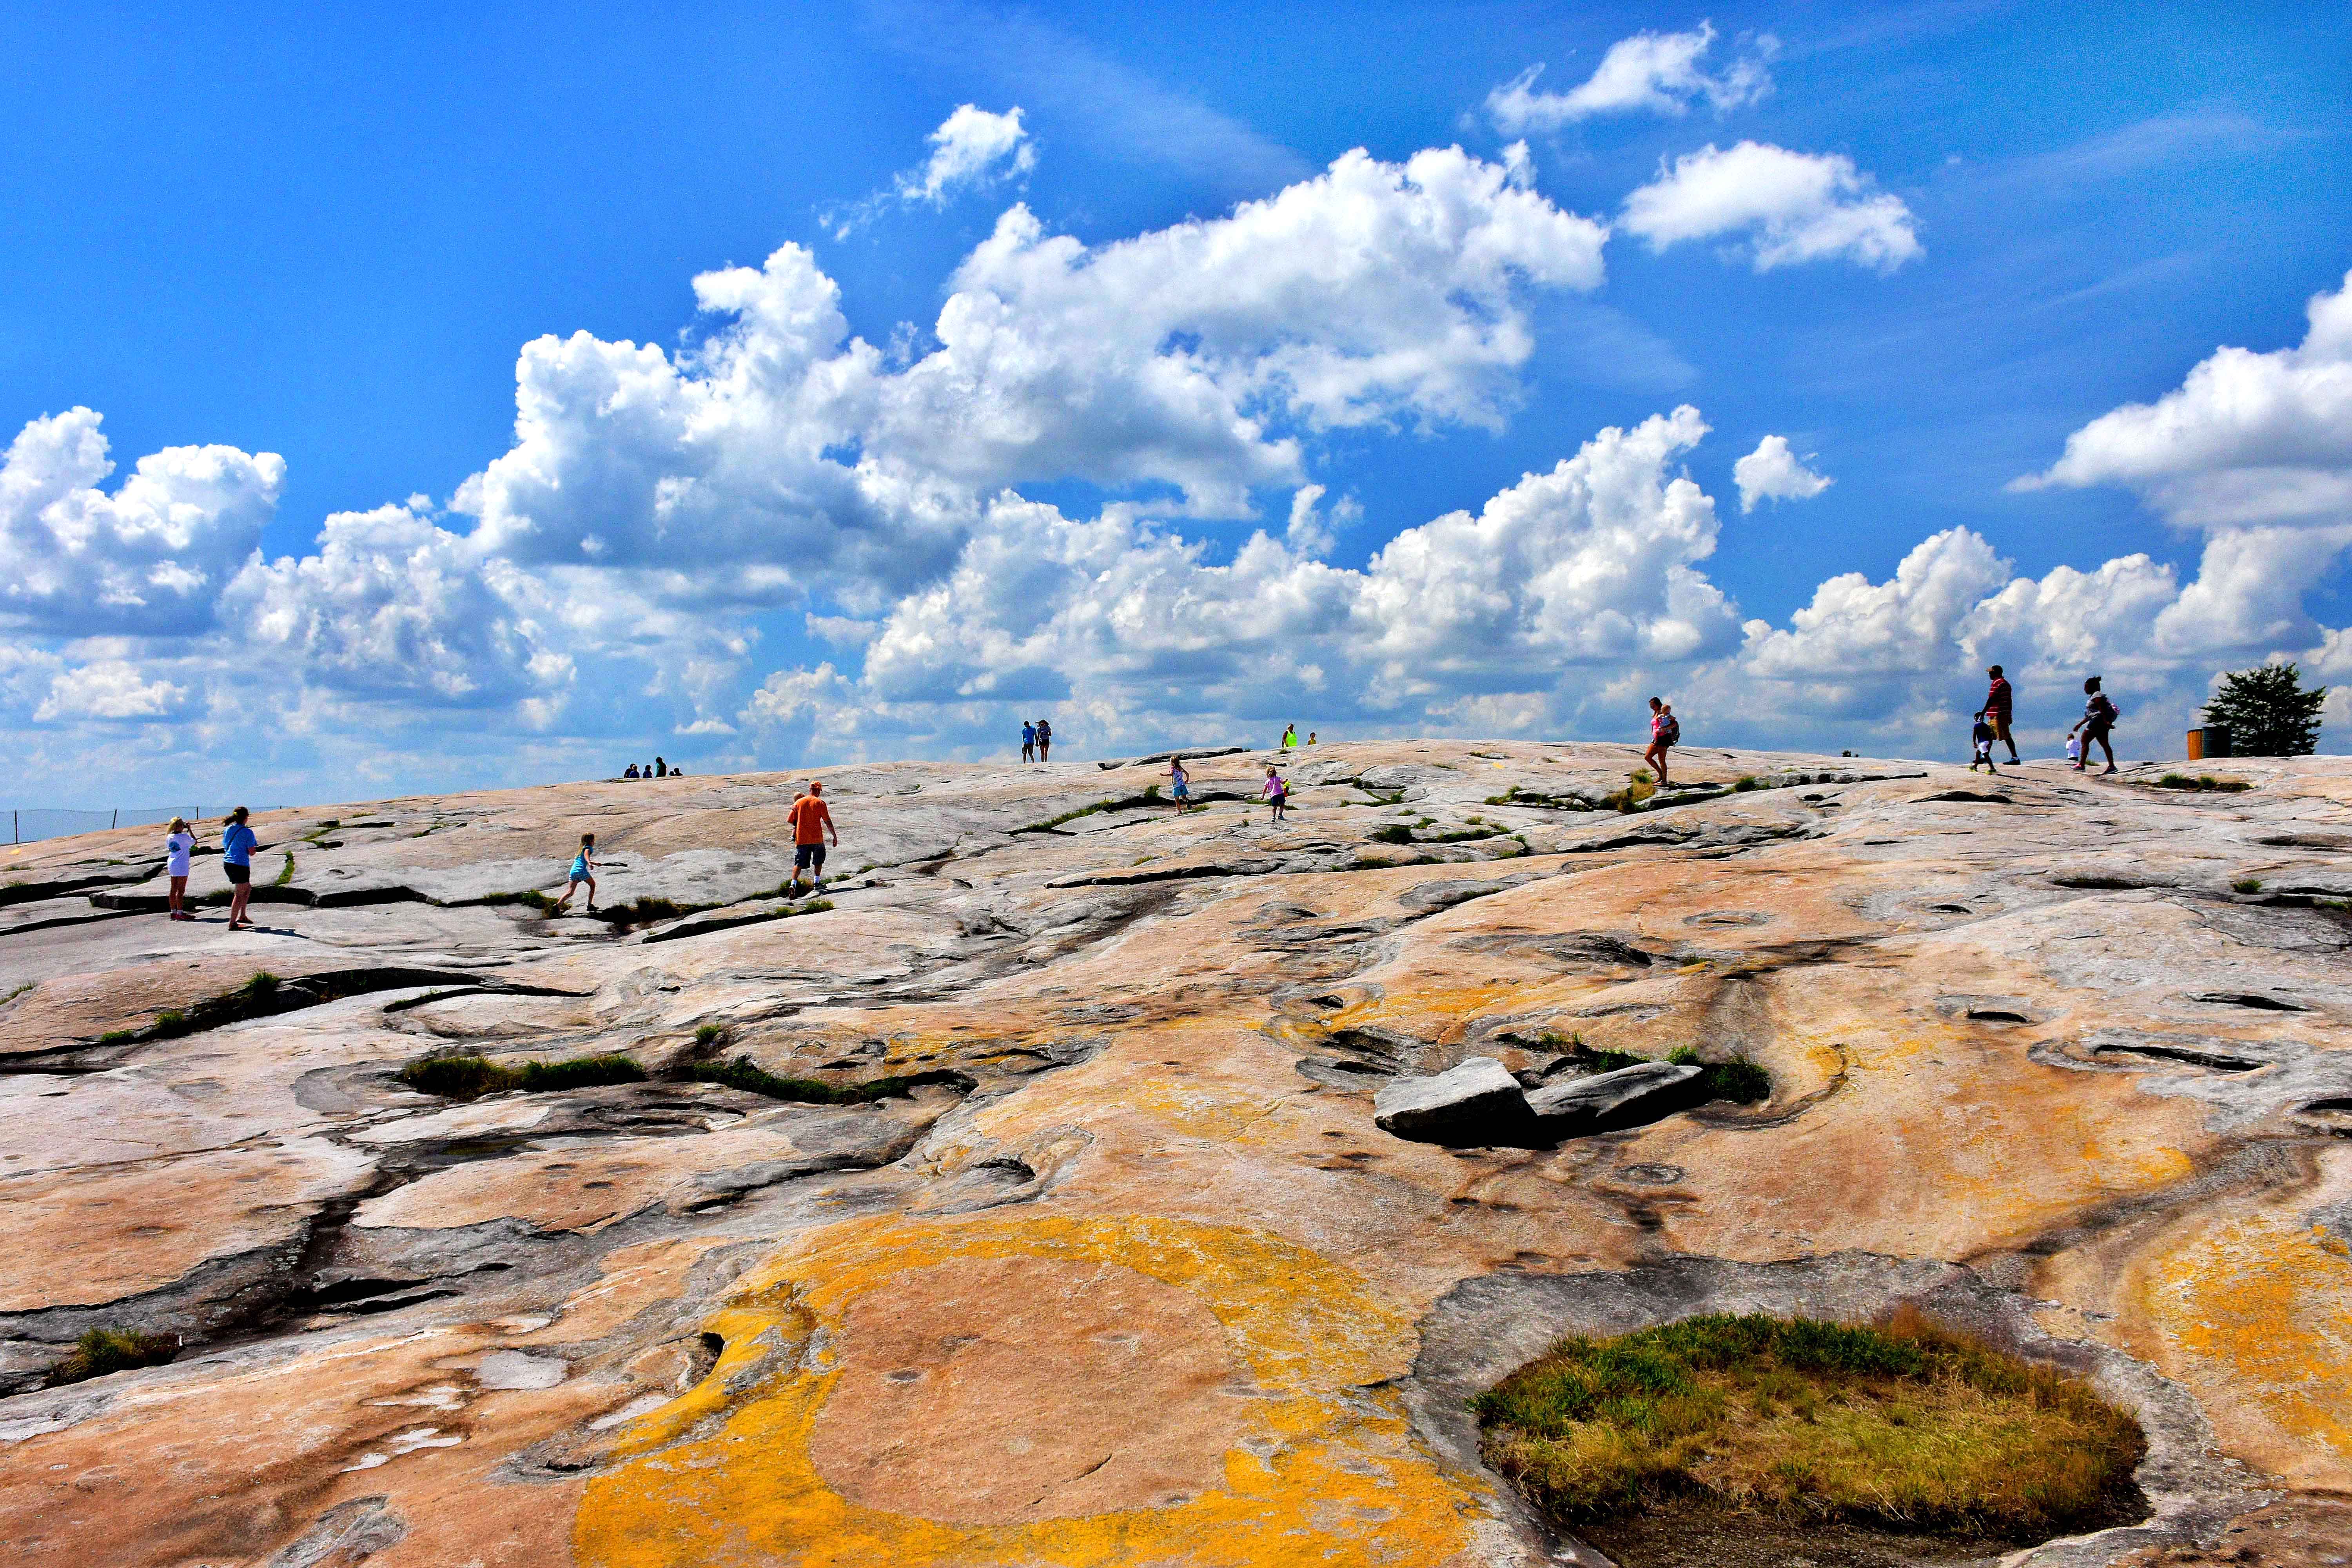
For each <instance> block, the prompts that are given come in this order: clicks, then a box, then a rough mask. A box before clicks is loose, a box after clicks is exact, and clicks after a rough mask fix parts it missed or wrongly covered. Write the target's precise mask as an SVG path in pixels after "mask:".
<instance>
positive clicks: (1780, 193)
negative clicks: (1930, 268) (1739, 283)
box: [1619, 142, 1925, 272]
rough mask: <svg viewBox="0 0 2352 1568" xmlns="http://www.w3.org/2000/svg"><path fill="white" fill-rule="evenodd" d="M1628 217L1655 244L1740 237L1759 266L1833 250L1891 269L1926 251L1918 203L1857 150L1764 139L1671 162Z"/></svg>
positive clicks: (1824, 256)
mask: <svg viewBox="0 0 2352 1568" xmlns="http://www.w3.org/2000/svg"><path fill="white" fill-rule="evenodd" d="M1619 225H1620V226H1621V227H1622V228H1623V229H1624V230H1625V231H1626V232H1627V233H1629V234H1634V235H1639V236H1640V237H1642V238H1643V239H1645V240H1647V241H1648V242H1649V245H1650V248H1651V249H1652V250H1664V249H1665V248H1666V247H1668V246H1671V245H1679V244H1682V243H1683V242H1685V241H1686V240H1694V239H1717V238H1723V237H1735V238H1736V240H1737V241H1738V247H1744V253H1745V254H1746V256H1747V257H1748V260H1749V262H1750V263H1751V264H1752V265H1753V266H1754V267H1755V268H1756V270H1757V271H1759V272H1766V271H1769V270H1770V269H1772V268H1775V267H1789V266H1794V265H1796V264H1798V263H1801V262H1807V261H1832V260H1843V261H1852V262H1853V263H1855V264H1856V265H1858V266H1863V267H1872V268H1877V269H1878V270H1880V271H1882V272H1891V271H1893V270H1894V269H1895V268H1897V267H1900V266H1901V265H1903V263H1905V262H1906V261H1909V260H1912V259H1913V258H1916V257H1918V256H1921V255H1924V254H1925V251H1924V249H1923V247H1921V246H1920V244H1919V237H1918V235H1917V233H1916V231H1915V230H1914V227H1913V220H1912V216H1911V209H1910V208H1908V207H1906V206H1905V205H1903V202H1902V199H1901V198H1900V197H1898V196H1895V195H1889V194H1888V193H1886V192H1884V191H1878V190H1875V189H1874V184H1873V182H1872V180H1871V178H1870V176H1869V175H1867V174H1863V173H1861V172H1859V171H1858V170H1856V169H1855V167H1854V164H1853V159H1851V158H1848V157H1845V156H1844V155H1843V154H1841V153H1792V152H1790V150H1789V149H1788V148H1786V147H1775V146H1772V145H1770V144H1769V143H1768V142H1739V143H1738V145H1736V146H1733V147H1729V148H1718V147H1717V146H1716V145H1715V144H1714V143H1712V142H1709V143H1708V144H1707V145H1706V146H1705V147H1702V148H1700V149H1699V150H1698V151H1697V152H1696V153H1685V154H1684V155H1683V156H1681V157H1679V158H1676V159H1675V160H1674V161H1673V162H1672V163H1669V164H1664V165H1662V166H1661V167H1660V169H1659V172H1658V178H1657V179H1655V180H1654V181H1652V182H1651V183H1650V184H1646V185H1643V186H1642V187H1641V188H1640V189H1639V190H1637V191H1635V192H1634V193H1633V195H1630V196H1627V197H1626V198H1625V206H1624V211H1623V214H1622V216H1621V217H1620V219H1619Z"/></svg>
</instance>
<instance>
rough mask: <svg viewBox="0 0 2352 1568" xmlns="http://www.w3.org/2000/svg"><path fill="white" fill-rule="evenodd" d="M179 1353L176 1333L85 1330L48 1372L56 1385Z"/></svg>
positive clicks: (149, 1363)
mask: <svg viewBox="0 0 2352 1568" xmlns="http://www.w3.org/2000/svg"><path fill="white" fill-rule="evenodd" d="M179 1353H180V1336H179V1335H177V1334H150V1333H142V1332H141V1331H138V1330H136V1329H85V1330H84V1331H82V1336H81V1338H79V1340H76V1341H75V1342H74V1348H73V1349H72V1350H71V1351H70V1352H68V1353H67V1355H66V1359H65V1360H63V1361H61V1362H59V1363H58V1364H57V1366H56V1367H55V1368H54V1369H53V1370H52V1371H51V1372H50V1373H49V1382H50V1384H52V1385H53V1386H54V1385H56V1384H64V1383H80V1382H83V1381H84V1380H86V1379H89V1378H93V1377H104V1376H105V1375H106V1374H107V1373H110V1372H126V1371H128V1370H130V1369H131V1368H132V1367H134V1366H160V1365H162V1364H163V1363H165V1362H167V1361H170V1360H171V1359H172V1358H173V1356H175V1355H178V1354H179Z"/></svg>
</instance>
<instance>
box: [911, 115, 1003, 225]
mask: <svg viewBox="0 0 2352 1568" xmlns="http://www.w3.org/2000/svg"><path fill="white" fill-rule="evenodd" d="M929 140H930V143H931V155H930V158H929V161H928V162H927V163H924V164H923V166H922V167H921V168H920V169H919V170H917V171H915V172H914V173H912V174H901V175H899V176H898V195H899V196H900V197H901V198H902V199H903V200H906V201H910V202H911V201H921V202H929V203H930V204H931V205H933V206H939V205H942V204H944V203H945V202H946V201H947V199H948V198H949V197H950V196H951V195H956V194H957V193H958V192H961V191H965V190H970V189H973V188H976V187H978V186H982V185H988V184H994V183H996V182H997V181H999V180H1004V179H1010V178H1014V177H1016V176H1019V175H1022V174H1027V173H1029V172H1030V171H1031V170H1032V169H1034V168H1035V167H1036V166H1037V148H1036V144H1035V143H1034V142H1031V141H1030V139H1029V132H1027V130H1025V129H1024V127H1023V126H1022V123H1021V106H1020V105H1018V104H1015V105H1013V107H1012V108H1011V109H1009V110H1005V111H1004V112H1003V114H992V113H990V112H989V111H988V110H985V109H977V108H974V107H973V106H972V105H971V104H969V103H961V104H958V105H957V106H956V110H955V112H954V113H953V114H950V115H949V116H948V117H947V119H946V120H945V121H941V122H940V128H939V129H938V130H937V131H934V132H931V134H930V138H929Z"/></svg>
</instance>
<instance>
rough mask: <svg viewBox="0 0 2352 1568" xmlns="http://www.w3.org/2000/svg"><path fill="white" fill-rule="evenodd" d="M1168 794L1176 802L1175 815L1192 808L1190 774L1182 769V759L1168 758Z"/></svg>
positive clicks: (1180, 814) (1182, 813)
mask: <svg viewBox="0 0 2352 1568" xmlns="http://www.w3.org/2000/svg"><path fill="white" fill-rule="evenodd" d="M1168 795H1169V798H1170V799H1171V800H1173V801H1174V802H1175V803H1176V815H1177V816H1183V815H1184V814H1185V813H1186V812H1187V811H1190V810H1191V809H1192V774H1190V773H1186V772H1185V771H1184V759H1183V758H1181V757H1171V758H1170V759H1169V760H1168Z"/></svg>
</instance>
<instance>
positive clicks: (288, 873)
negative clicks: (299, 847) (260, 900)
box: [269, 849, 294, 888]
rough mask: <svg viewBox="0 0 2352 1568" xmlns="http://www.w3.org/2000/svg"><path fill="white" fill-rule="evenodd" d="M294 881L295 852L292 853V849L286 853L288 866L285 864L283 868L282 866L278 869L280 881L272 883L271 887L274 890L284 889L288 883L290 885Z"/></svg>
mask: <svg viewBox="0 0 2352 1568" xmlns="http://www.w3.org/2000/svg"><path fill="white" fill-rule="evenodd" d="M293 879H294V851H292V850H291V849H289V850H288V851H286V864H284V865H283V866H280V867H279V868H278V880H276V881H274V882H272V883H270V884H269V885H270V886H271V887H273V888H282V887H284V886H285V885H286V884H287V883H289V882H290V881H292V880H293Z"/></svg>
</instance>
